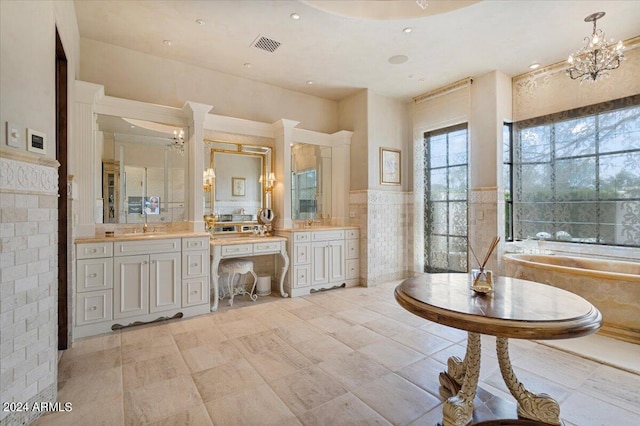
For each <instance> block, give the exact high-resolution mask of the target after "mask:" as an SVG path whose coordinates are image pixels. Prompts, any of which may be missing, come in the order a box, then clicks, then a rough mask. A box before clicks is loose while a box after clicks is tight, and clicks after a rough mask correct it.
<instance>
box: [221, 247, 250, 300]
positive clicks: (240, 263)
mask: <svg viewBox="0 0 640 426" xmlns="http://www.w3.org/2000/svg"><path fill="white" fill-rule="evenodd" d="M220 273H221V274H227V289H226V290H228V292H229V297H230V300H229V306H233V296H235V295H244V294H248V295H249V297H250V298H251V300H253V301H254V302H255V301H256V300H257V299H258V295H257V294H255V288H256V283H257V282H258V276H257V275H256V273H255V272H254V271H253V261H252V260H244V259H234V260H223V261H222V262H220ZM247 274H251V275H253V287H252V288H251V292H249V293H247V291H246V289H245V282H246V279H247ZM236 275H242V277H239V278H238V285H234V281H235V279H236ZM240 281H241V282H242V284H240ZM220 290H221V292H223V291H224V290H223V287H221V288H220ZM220 298H221V299H223V298H224V294H221V295H220Z"/></svg>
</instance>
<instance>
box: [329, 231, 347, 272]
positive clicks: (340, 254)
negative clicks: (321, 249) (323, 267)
mask: <svg viewBox="0 0 640 426" xmlns="http://www.w3.org/2000/svg"><path fill="white" fill-rule="evenodd" d="M328 251H329V254H328V256H329V257H328V259H327V260H328V261H329V263H330V265H329V282H336V281H344V280H345V278H346V277H347V272H346V261H345V244H344V240H341V241H331V242H330V243H329V249H328Z"/></svg>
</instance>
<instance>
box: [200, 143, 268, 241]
mask: <svg viewBox="0 0 640 426" xmlns="http://www.w3.org/2000/svg"><path fill="white" fill-rule="evenodd" d="M205 149H206V151H207V152H206V153H205V155H207V156H208V158H209V162H208V164H205V176H204V178H203V179H204V182H203V184H204V194H205V200H204V202H205V205H204V211H205V221H206V222H207V224H208V227H209V228H210V232H211V233H213V234H221V233H224V234H232V233H244V232H253V230H254V229H257V228H258V225H259V222H258V215H259V213H260V211H261V209H263V208H265V207H270V197H271V189H272V187H273V179H272V178H270V177H272V176H273V164H272V162H273V153H272V148H271V147H267V146H255V145H247V144H241V143H232V142H224V141H216V140H208V139H205ZM207 169H211V170H210V171H209V174H207ZM207 176H208V177H207Z"/></svg>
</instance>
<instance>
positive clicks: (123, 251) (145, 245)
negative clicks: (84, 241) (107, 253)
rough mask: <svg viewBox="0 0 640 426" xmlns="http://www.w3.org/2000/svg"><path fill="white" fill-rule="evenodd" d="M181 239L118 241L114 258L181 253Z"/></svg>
mask: <svg viewBox="0 0 640 426" xmlns="http://www.w3.org/2000/svg"><path fill="white" fill-rule="evenodd" d="M181 245H182V240H181V239H180V238H163V239H155V238H154V239H151V240H142V241H116V242H115V243H114V252H115V253H114V256H129V255H135V254H152V253H171V252H175V251H180V247H181Z"/></svg>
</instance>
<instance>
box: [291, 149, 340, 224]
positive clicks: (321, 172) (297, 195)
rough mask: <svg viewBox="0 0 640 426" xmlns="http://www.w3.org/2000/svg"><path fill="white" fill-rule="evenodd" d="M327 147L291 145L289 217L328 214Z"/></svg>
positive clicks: (326, 217)
mask: <svg viewBox="0 0 640 426" xmlns="http://www.w3.org/2000/svg"><path fill="white" fill-rule="evenodd" d="M331 175H332V173H331V147H329V146H322V145H312V144H305V143H298V144H294V145H293V146H292V147H291V218H292V219H293V220H316V219H329V218H331Z"/></svg>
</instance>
